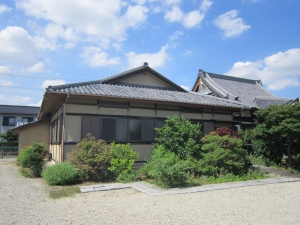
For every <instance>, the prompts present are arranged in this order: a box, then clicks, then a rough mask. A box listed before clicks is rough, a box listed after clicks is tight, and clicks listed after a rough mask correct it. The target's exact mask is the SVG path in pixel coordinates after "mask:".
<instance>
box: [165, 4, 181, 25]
mask: <svg viewBox="0 0 300 225" xmlns="http://www.w3.org/2000/svg"><path fill="white" fill-rule="evenodd" d="M182 19H183V12H182V11H181V9H180V8H179V7H178V6H173V7H172V10H169V11H167V13H166V14H165V20H167V21H168V22H181V21H182Z"/></svg>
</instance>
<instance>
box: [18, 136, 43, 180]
mask: <svg viewBox="0 0 300 225" xmlns="http://www.w3.org/2000/svg"><path fill="white" fill-rule="evenodd" d="M47 154H48V151H47V150H45V144H44V143H36V142H35V143H33V144H32V145H31V146H28V147H25V148H24V149H23V150H22V151H21V153H20V155H19V156H18V157H17V164H18V165H20V166H21V167H22V168H28V169H30V170H31V172H32V176H33V177H40V176H41V173H42V170H43V167H44V165H45V160H44V158H45V157H46V155H47Z"/></svg>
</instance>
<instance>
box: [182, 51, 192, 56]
mask: <svg viewBox="0 0 300 225" xmlns="http://www.w3.org/2000/svg"><path fill="white" fill-rule="evenodd" d="M191 54H193V51H191V50H186V51H185V52H184V53H183V55H191Z"/></svg>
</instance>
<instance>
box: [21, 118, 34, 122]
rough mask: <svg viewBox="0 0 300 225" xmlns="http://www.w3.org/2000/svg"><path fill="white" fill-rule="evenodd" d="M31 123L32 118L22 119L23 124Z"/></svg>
mask: <svg viewBox="0 0 300 225" xmlns="http://www.w3.org/2000/svg"><path fill="white" fill-rule="evenodd" d="M32 121H33V117H22V122H23V123H30V122H32Z"/></svg>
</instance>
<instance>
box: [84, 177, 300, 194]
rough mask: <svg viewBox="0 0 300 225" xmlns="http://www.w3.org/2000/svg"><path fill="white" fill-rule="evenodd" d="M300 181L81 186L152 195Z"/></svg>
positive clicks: (294, 179)
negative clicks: (170, 186)
mask: <svg viewBox="0 0 300 225" xmlns="http://www.w3.org/2000/svg"><path fill="white" fill-rule="evenodd" d="M299 181H300V178H296V177H286V176H283V177H276V178H268V179H261V180H248V181H240V182H230V183H221V184H209V185H203V186H196V187H187V188H171V189H162V188H159V187H157V186H155V185H152V184H149V183H146V182H144V181H142V182H135V183H130V184H120V183H112V184H99V185H91V186H80V187H79V188H80V191H81V192H82V193H88V192H95V191H109V190H119V189H126V188H134V189H136V190H138V191H140V192H143V193H145V194H148V195H151V196H162V195H175V194H187V193H196V192H206V191H214V190H223V189H230V188H239V187H249V186H260V185H267V184H277V183H286V182H299Z"/></svg>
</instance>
